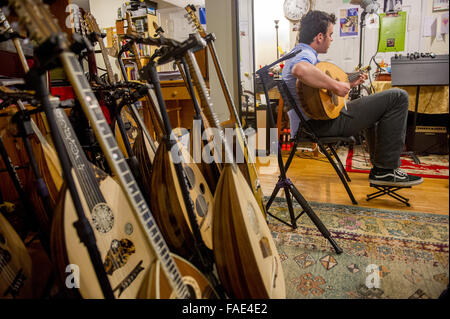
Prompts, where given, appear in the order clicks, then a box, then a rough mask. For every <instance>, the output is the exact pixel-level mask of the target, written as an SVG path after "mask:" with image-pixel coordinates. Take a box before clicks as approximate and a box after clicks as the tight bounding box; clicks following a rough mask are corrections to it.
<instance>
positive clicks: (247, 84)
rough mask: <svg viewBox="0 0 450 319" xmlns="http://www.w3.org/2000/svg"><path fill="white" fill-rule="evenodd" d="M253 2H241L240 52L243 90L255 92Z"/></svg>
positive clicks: (240, 0)
mask: <svg viewBox="0 0 450 319" xmlns="http://www.w3.org/2000/svg"><path fill="white" fill-rule="evenodd" d="M252 18H253V12H252V0H239V50H240V56H239V60H240V75H241V84H242V90H243V91H244V90H248V91H250V92H253V71H254V70H253V65H254V62H253V43H254V41H253V23H252Z"/></svg>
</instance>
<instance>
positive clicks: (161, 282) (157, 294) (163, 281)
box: [139, 254, 218, 299]
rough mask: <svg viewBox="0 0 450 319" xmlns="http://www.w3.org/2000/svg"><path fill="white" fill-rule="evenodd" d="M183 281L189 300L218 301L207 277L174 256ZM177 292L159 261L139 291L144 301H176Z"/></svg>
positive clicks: (185, 261)
mask: <svg viewBox="0 0 450 319" xmlns="http://www.w3.org/2000/svg"><path fill="white" fill-rule="evenodd" d="M172 258H173V259H174V261H175V264H176V265H177V267H178V269H179V272H180V274H181V276H182V280H183V282H184V284H185V285H186V288H187V290H188V291H189V296H188V297H189V299H217V298H218V296H217V293H216V291H215V290H214V288H213V287H212V286H211V284H210V283H209V281H208V280H207V279H206V277H205V276H204V275H203V274H202V273H201V272H200V271H199V270H198V269H197V268H196V267H195V266H194V265H192V264H191V263H190V262H188V261H187V260H185V259H183V258H182V257H180V256H177V255H173V254H172ZM177 297H178V296H177V294H176V291H175V290H174V289H173V288H172V287H171V286H170V284H169V281H168V280H167V276H166V275H165V273H164V271H163V270H162V266H161V262H160V261H159V260H157V261H156V262H155V263H154V264H153V265H152V268H151V270H150V271H149V272H148V273H147V278H146V279H145V280H144V283H143V285H142V287H141V289H140V291H139V298H142V299H175V298H177Z"/></svg>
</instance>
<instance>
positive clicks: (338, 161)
mask: <svg viewBox="0 0 450 319" xmlns="http://www.w3.org/2000/svg"><path fill="white" fill-rule="evenodd" d="M328 148H329V149H330V150H331V153H333V156H334V158H335V159H336V162H337V163H338V165H339V168H340V169H341V172H342V174H344V176H345V179H346V180H347V182H351V181H352V180H351V179H350V177H349V176H348V174H347V171H346V170H345V167H344V165H342V162H341V159H340V158H339V156H338V155H337V153H336V150H335V149H334V147H333V146H332V145H331V144H328Z"/></svg>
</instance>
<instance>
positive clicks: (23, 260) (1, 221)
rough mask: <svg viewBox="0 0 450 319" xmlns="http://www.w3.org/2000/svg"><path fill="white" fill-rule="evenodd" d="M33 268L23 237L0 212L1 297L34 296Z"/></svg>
mask: <svg viewBox="0 0 450 319" xmlns="http://www.w3.org/2000/svg"><path fill="white" fill-rule="evenodd" d="M31 270H32V262H31V257H30V254H29V253H28V251H27V249H26V247H25V245H24V244H23V242H22V239H21V238H20V237H19V235H18V234H17V233H16V231H15V230H14V228H13V227H12V226H11V224H10V223H9V222H8V221H7V220H6V218H5V217H3V215H2V214H1V212H0V299H2V298H5V299H16V298H27V299H29V298H33V295H32V280H31Z"/></svg>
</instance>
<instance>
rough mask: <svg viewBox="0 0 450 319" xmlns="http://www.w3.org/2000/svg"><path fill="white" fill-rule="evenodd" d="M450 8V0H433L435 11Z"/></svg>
mask: <svg viewBox="0 0 450 319" xmlns="http://www.w3.org/2000/svg"><path fill="white" fill-rule="evenodd" d="M445 10H448V0H433V12H435V11H445Z"/></svg>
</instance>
